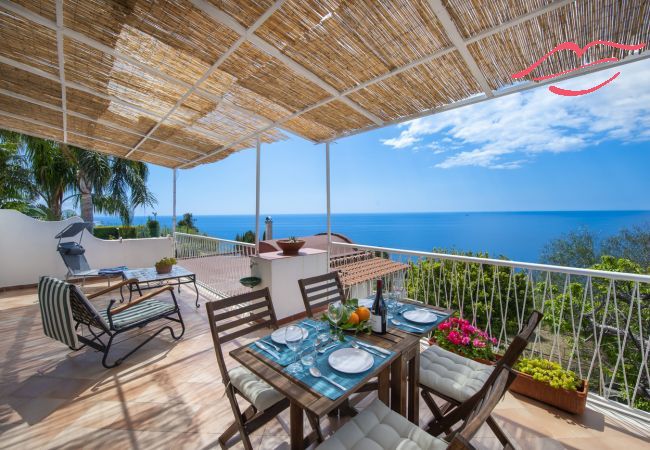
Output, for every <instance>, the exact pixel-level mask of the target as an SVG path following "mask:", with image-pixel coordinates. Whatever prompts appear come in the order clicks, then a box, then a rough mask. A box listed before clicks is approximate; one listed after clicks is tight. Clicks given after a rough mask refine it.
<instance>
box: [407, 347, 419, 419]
mask: <svg viewBox="0 0 650 450" xmlns="http://www.w3.org/2000/svg"><path fill="white" fill-rule="evenodd" d="M419 382H420V352H419V349H417V350H416V351H415V354H414V355H413V358H412V359H411V361H409V368H408V419H409V421H411V422H412V423H414V424H416V425H418V424H419V422H420V396H419V395H418V394H419V391H420V388H419V384H420V383H419Z"/></svg>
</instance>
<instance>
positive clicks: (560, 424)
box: [0, 285, 650, 450]
mask: <svg viewBox="0 0 650 450" xmlns="http://www.w3.org/2000/svg"><path fill="white" fill-rule="evenodd" d="M102 286H103V285H102ZM92 289H93V287H90V288H88V289H87V290H92ZM95 289H96V287H95ZM107 300H108V298H102V299H99V300H97V304H98V305H99V306H101V307H105V305H106V303H107ZM204 300H205V299H202V303H203V302H204ZM36 301H37V300H36V294H35V291H34V289H25V290H14V291H8V292H0V448H21V449H43V448H120V449H123V448H133V449H147V448H157V449H160V448H174V449H176V448H190V449H194V448H197V449H200V448H214V447H217V442H216V440H217V437H218V436H219V434H220V433H221V432H222V431H223V430H224V429H225V427H226V426H227V425H228V424H229V423H230V422H231V421H232V413H231V410H230V407H229V404H228V401H227V399H226V397H225V395H224V389H223V385H222V384H221V381H220V375H219V370H218V367H217V364H216V359H215V356H214V352H213V348H212V340H211V337H210V333H209V328H208V323H207V320H206V318H205V313H204V311H205V310H204V307H203V304H202V305H201V308H199V309H196V308H195V307H194V306H193V303H194V298H193V296H192V293H191V292H190V290H189V289H184V290H183V293H182V295H181V302H182V313H183V316H184V318H185V320H186V324H187V331H186V333H185V336H184V337H183V338H182V339H181V340H180V341H179V342H175V341H173V340H171V339H170V338H169V337H168V335H167V334H165V333H163V334H162V335H160V336H159V337H158V338H156V339H155V340H154V341H152V342H150V343H149V344H148V345H147V346H145V347H144V348H143V349H142V350H140V351H139V352H138V353H136V354H135V355H134V356H133V357H132V358H131V359H130V360H127V361H126V362H125V363H124V364H123V365H122V366H120V367H118V368H116V369H111V370H106V369H104V368H103V367H102V366H101V364H100V357H99V354H98V353H96V352H94V351H92V350H87V349H84V350H82V351H79V352H74V353H71V352H70V351H69V350H68V349H67V348H66V347H64V346H63V345H62V344H59V343H57V342H54V341H52V340H50V339H48V338H46V337H44V335H43V333H42V326H41V319H40V314H39V311H38V305H37V304H36ZM131 339H141V337H140V336H138V335H137V334H136V335H135V336H133V337H131ZM132 342H133V341H132V340H131V342H126V343H125V344H127V345H132ZM122 346H123V345H122ZM365 401H366V400H364V401H363V402H361V404H360V405H359V406H363V404H364V402H365ZM430 417H431V416H430V414H429V413H428V412H427V411H426V409H425V408H424V407H423V408H422V413H421V419H422V423H425V421H426V420H427V419H429V418H430ZM496 417H497V420H499V421H500V422H501V423H503V424H504V425H505V427H506V429H507V430H508V431H509V432H510V434H511V435H512V436H513V437H515V439H516V440H517V441H518V443H519V444H520V446H521V447H522V448H524V449H555V448H589V449H596V448H617V449H621V448H624V449H626V450H632V449H635V448H649V446H650V443H649V442H650V431H649V430H647V429H645V430H643V429H642V428H641V429H639V428H635V427H633V426H631V425H630V424H629V423H626V422H622V421H619V420H616V419H613V418H611V417H610V416H609V415H603V414H601V413H599V412H597V411H595V410H594V409H591V408H590V409H588V410H587V412H586V413H585V415H584V416H583V417H573V416H570V415H567V414H564V413H561V412H559V411H556V410H553V409H551V408H546V407H544V406H543V405H541V404H538V403H536V402H533V401H530V400H527V399H526V398H524V397H519V396H516V395H510V394H508V395H507V396H506V398H505V399H504V400H503V401H502V402H501V403H500V404H499V406H498V407H497V410H496ZM287 423H288V414H287V412H286V411H285V413H284V414H282V415H281V416H280V418H279V420H277V421H275V420H274V421H272V422H270V423H269V424H268V425H267V426H266V427H265V428H263V429H262V430H260V431H259V432H257V433H256V434H255V435H254V436H253V439H252V440H253V443H254V445H255V446H256V448H259V449H272V448H288V429H287V428H288V427H287ZM337 426H340V423H338V422H337V421H335V420H332V421H331V422H330V421H329V419H327V418H326V419H323V427H324V429H325V431H326V432H327V431H328V430H331V429H332V428H335V427H337ZM305 429H306V430H308V429H309V428H308V426H306V427H305ZM475 444H476V445H477V446H478V447H480V448H495V447H496V446H497V441H496V439H495V438H494V437H493V435H492V434H491V432H490V430H489V429H487V428H486V427H484V429H482V430H481V431H480V432H479V435H478V436H477V437H476V438H475ZM237 448H241V445H238V446H237Z"/></svg>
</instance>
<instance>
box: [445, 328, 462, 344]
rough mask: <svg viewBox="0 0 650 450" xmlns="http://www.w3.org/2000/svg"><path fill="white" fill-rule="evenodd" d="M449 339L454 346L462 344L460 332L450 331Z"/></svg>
mask: <svg viewBox="0 0 650 450" xmlns="http://www.w3.org/2000/svg"><path fill="white" fill-rule="evenodd" d="M447 339H449V342H451V343H452V344H456V345H458V344H460V342H461V336H460V333H458V331H456V330H452V331H450V332H449V336H447Z"/></svg>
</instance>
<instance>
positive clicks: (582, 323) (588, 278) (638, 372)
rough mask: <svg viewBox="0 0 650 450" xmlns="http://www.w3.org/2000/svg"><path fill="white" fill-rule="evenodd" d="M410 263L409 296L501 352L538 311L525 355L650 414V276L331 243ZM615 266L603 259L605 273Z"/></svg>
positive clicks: (595, 391) (606, 395) (608, 397)
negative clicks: (461, 322) (449, 314)
mask: <svg viewBox="0 0 650 450" xmlns="http://www.w3.org/2000/svg"><path fill="white" fill-rule="evenodd" d="M332 245H333V246H335V247H340V248H347V249H349V250H357V251H365V252H372V253H374V254H375V255H377V256H383V257H387V258H390V259H392V260H395V261H399V262H403V263H405V264H407V265H408V269H407V274H406V280H405V284H406V288H407V291H408V294H409V297H411V298H414V299H416V300H419V301H422V302H425V303H428V304H434V305H436V306H442V307H446V308H450V309H453V310H455V311H457V312H458V313H459V314H461V315H463V316H464V317H465V318H467V319H470V318H471V321H472V322H473V324H474V325H476V326H480V327H482V328H484V329H485V330H486V331H487V332H488V333H490V335H491V336H493V337H495V338H497V340H498V346H499V347H500V348H501V349H503V348H505V347H506V346H507V344H508V343H509V340H510V339H511V338H512V337H513V336H514V335H515V334H516V333H517V331H518V329H519V328H520V327H521V326H522V325H523V324H524V321H525V320H526V318H527V316H528V314H530V312H531V311H532V310H533V309H537V310H540V311H541V312H543V313H544V320H543V322H542V325H541V326H540V328H539V330H538V332H537V333H536V335H535V338H534V340H533V342H532V343H531V344H530V346H529V348H528V349H527V354H528V355H530V356H541V357H545V358H547V359H550V360H552V361H556V362H559V363H560V364H561V365H562V366H563V367H565V368H568V369H571V370H574V371H575V372H577V373H578V374H579V375H580V376H581V377H582V378H585V379H587V380H588V381H589V388H590V390H591V391H592V392H594V393H597V394H598V395H601V396H603V397H605V398H607V399H612V400H617V401H619V402H622V403H625V404H627V405H628V406H631V407H636V408H640V409H644V410H650V370H649V369H648V352H649V351H650V339H649V336H650V275H644V274H639V273H625V272H618V271H609V270H592V269H581V268H574V267H561V266H552V265H545V264H535V263H525V262H517V261H508V260H502V259H488V258H481V257H480V256H463V255H459V254H445V253H431V252H419V251H410V250H401V249H394V248H385V247H377V246H367V245H357V244H347V243H339V242H333V243H332ZM608 264H609V265H611V268H615V267H616V266H615V261H614V260H613V259H612V260H609V261H603V264H602V265H603V266H605V267H603V268H608V269H609V268H610V267H609V266H608Z"/></svg>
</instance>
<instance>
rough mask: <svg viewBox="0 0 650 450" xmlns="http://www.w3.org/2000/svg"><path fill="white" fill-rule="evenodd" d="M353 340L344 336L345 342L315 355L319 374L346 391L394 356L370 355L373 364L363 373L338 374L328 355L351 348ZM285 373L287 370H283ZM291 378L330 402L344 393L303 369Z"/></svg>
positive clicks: (392, 353)
mask: <svg viewBox="0 0 650 450" xmlns="http://www.w3.org/2000/svg"><path fill="white" fill-rule="evenodd" d="M352 339H355V338H353V337H349V336H346V337H345V342H341V343H340V344H339V345H337V346H336V347H334V348H332V349H330V350H328V351H327V352H325V353H323V354H320V353H316V363H315V366H316V367H318V368H319V369H320V371H321V373H322V374H323V375H324V376H326V377H328V378H331V379H332V380H334V381H335V382H337V383H339V384H340V385H342V386H344V387H346V388H347V389H348V390H351V389H352V388H354V387H355V386H356V385H357V384H359V382H360V381H361V380H362V379H363V378H364V377H365V376H366V375H368V373H369V372H371V371H374V370H375V369H377V368H378V367H380V366H383V365H385V364H387V362H388V361H389V360H390V358H391V356H392V355H394V354H395V352H393V351H390V350H389V351H390V353H391V354H390V355H386V358H382V357H380V356H375V355H373V354H372V353H370V355H371V356H372V357H373V359H374V364H373V365H372V367H371V368H370V369H368V370H366V371H365V372H362V373H359V374H346V373H342V372H339V371H337V370H335V369H333V368H332V367H330V365H329V363H328V362H327V358H328V357H329V355H330V354H331V353H332V352H334V351H336V350H339V349H341V348H346V347H351V345H350V340H352ZM284 370H285V372H286V371H287V369H284ZM291 377H292V378H295V379H297V380H299V381H302V382H303V383H304V384H306V385H307V386H309V387H310V388H311V389H313V390H314V391H316V392H318V393H319V394H322V395H324V396H326V397H328V398H330V399H332V400H336V399H337V398H339V397H340V396H341V395H343V394H344V393H345V392H344V391H342V390H341V389H339V388H337V387H336V386H334V385H332V384H331V383H329V382H328V381H327V380H324V379H323V378H316V377H314V376H312V375H311V374H310V373H309V371H308V370H307V369H303V371H302V372H300V373H299V374H297V375H296V376H293V375H291Z"/></svg>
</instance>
